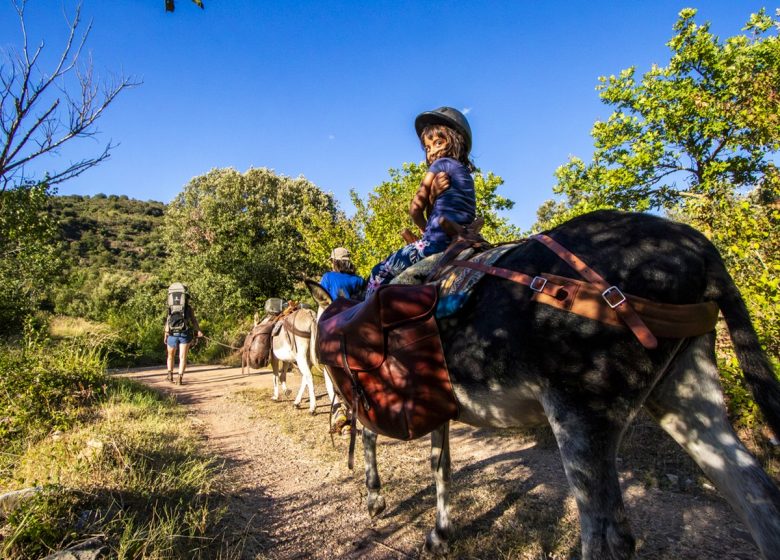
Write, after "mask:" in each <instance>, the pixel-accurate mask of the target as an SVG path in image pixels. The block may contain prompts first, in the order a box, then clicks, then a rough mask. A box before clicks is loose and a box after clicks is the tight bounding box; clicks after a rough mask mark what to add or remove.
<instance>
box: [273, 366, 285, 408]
mask: <svg viewBox="0 0 780 560" xmlns="http://www.w3.org/2000/svg"><path fill="white" fill-rule="evenodd" d="M280 366H281V367H282V369H283V368H284V364H281V363H280V362H279V360H278V359H277V357H276V356H274V355H273V354H271V372H272V374H271V377H272V378H273V380H274V394H273V395H272V396H271V400H272V401H278V400H279V376H280V372H279V369H280Z"/></svg>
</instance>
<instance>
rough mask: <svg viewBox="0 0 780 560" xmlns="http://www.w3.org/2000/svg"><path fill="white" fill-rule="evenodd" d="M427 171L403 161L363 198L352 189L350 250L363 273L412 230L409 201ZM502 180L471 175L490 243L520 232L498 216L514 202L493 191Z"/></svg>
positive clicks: (514, 235)
mask: <svg viewBox="0 0 780 560" xmlns="http://www.w3.org/2000/svg"><path fill="white" fill-rule="evenodd" d="M427 170H428V168H427V166H425V165H422V164H416V163H405V164H403V166H402V168H401V169H391V170H390V171H389V173H390V179H389V180H388V181H385V182H383V183H382V184H380V185H378V186H377V187H375V188H374V190H373V192H371V193H369V195H368V197H367V200H365V201H364V200H361V199H360V197H358V195H357V194H356V193H355V192H352V203H353V204H354V206H355V208H356V209H357V211H356V214H355V217H354V219H353V227H354V228H355V230H356V236H357V237H358V238H360V239H361V240H362V243H361V244H360V245H359V246H358V247H357V250H356V251H354V252H355V253H356V264H358V268H359V270H360V271H361V272H362V273H363V274H364V275H365V274H368V272H369V271H370V270H371V267H372V266H373V265H375V264H376V263H378V262H379V261H381V260H382V259H384V258H385V257H387V256H388V255H389V254H390V253H392V252H393V251H395V250H397V249H398V248H399V247H400V246H401V245H402V244H403V240H402V239H401V237H400V234H399V232H400V231H401V230H402V229H403V228H406V227H409V228H410V229H414V226H413V224H412V221H411V219H410V218H409V203H410V201H411V200H412V197H413V196H414V193H415V192H416V191H417V188H418V187H419V186H420V181H422V178H423V176H424V175H425V173H426V171H427ZM503 182H504V181H503V180H502V179H501V178H500V177H498V176H496V175H494V174H493V173H488V174H487V175H485V174H484V173H482V172H481V171H477V172H476V173H475V174H474V186H475V190H476V195H477V216H482V217H483V218H485V226H484V228H483V230H482V233H483V235H484V236H485V237H486V238H487V239H488V240H489V241H494V242H495V241H506V240H509V239H515V238H517V237H519V233H520V232H519V231H518V230H517V228H515V227H514V226H512V225H510V224H509V222H508V220H507V219H506V218H503V217H501V216H499V212H501V211H503V210H509V209H511V208H512V206H514V202H512V201H511V200H509V199H507V198H505V197H503V196H501V195H499V194H497V192H496V191H497V189H498V187H500V186H501V185H502V184H503Z"/></svg>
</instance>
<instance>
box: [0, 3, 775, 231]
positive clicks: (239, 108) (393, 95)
mask: <svg viewBox="0 0 780 560" xmlns="http://www.w3.org/2000/svg"><path fill="white" fill-rule="evenodd" d="M204 2H205V5H206V9H205V10H200V9H198V8H197V7H196V6H195V5H194V4H192V3H190V2H189V0H177V1H176V5H177V9H176V12H175V13H173V14H171V13H165V11H164V1H163V0H110V1H107V0H84V6H83V10H82V14H83V17H84V20H85V21H89V20H91V21H92V24H93V30H92V32H91V35H90V39H89V42H88V48H89V51H90V53H91V56H92V59H93V61H94V66H95V69H96V71H97V72H98V73H100V74H101V75H103V76H109V75H110V74H111V73H115V74H116V73H120V72H122V73H124V74H126V75H132V76H134V77H136V78H138V79H140V80H142V81H143V84H142V85H141V86H139V87H137V88H135V89H132V90H129V91H126V92H125V93H123V94H122V95H121V96H120V97H119V98H118V99H117V100H116V102H115V103H114V104H113V105H112V106H111V107H110V108H109V109H108V112H107V113H106V114H105V115H104V117H103V118H102V119H101V120H100V122H99V129H100V131H101V134H100V136H99V137H98V140H97V141H94V140H84V141H80V143H79V144H78V145H71V147H70V148H69V149H67V150H64V151H63V152H61V153H60V154H59V155H58V157H60V158H64V159H74V158H78V157H80V156H81V155H83V154H86V153H90V154H93V155H95V154H97V153H99V151H100V150H101V149H102V146H103V145H104V144H105V143H107V142H108V141H109V140H111V141H113V142H114V143H118V144H119V145H118V147H117V148H116V149H115V150H114V151H113V155H112V156H111V158H110V159H109V160H108V161H106V162H104V163H102V164H101V165H100V166H98V167H96V168H94V169H92V170H90V171H88V172H86V173H85V174H83V175H82V176H80V177H78V178H76V179H73V180H72V181H70V182H67V183H64V184H62V185H61V186H60V188H59V192H60V193H61V194H74V193H75V194H89V195H93V194H97V193H100V192H102V193H106V194H126V195H128V196H130V197H133V198H139V199H143V200H147V199H152V200H160V201H163V202H169V201H170V200H172V199H173V197H175V196H176V194H177V193H179V192H180V191H181V190H182V188H183V187H184V186H185V185H186V184H187V182H188V181H189V180H190V179H191V178H193V177H195V176H198V175H201V174H203V173H205V172H207V171H208V170H209V169H212V168H215V167H233V168H236V169H238V170H239V171H242V172H243V171H245V170H246V169H248V168H250V167H268V168H271V169H274V170H275V171H276V172H277V173H280V174H283V175H288V176H293V177H297V176H299V175H302V176H304V177H306V178H307V179H309V180H310V181H312V182H313V183H315V184H316V185H318V186H319V187H320V188H322V189H324V190H326V191H330V192H333V193H334V195H335V197H336V199H337V200H338V201H339V203H340V205H341V207H342V208H343V209H344V210H345V211H347V212H348V213H350V212H351V211H352V206H351V204H350V203H349V195H348V193H349V190H350V189H355V190H356V191H357V192H358V193H359V194H361V195H362V196H365V195H366V194H367V193H368V192H370V191H371V190H372V189H373V188H374V187H375V186H376V185H378V184H379V183H381V182H382V181H383V180H385V179H387V178H388V169H390V168H393V167H396V168H397V167H400V166H401V164H402V163H403V162H408V161H414V162H420V161H421V160H422V159H423V157H422V152H421V150H420V148H419V145H418V143H417V139H416V137H415V134H414V127H413V121H414V117H415V116H416V115H417V113H419V112H421V111H423V110H428V109H433V108H435V107H438V106H441V105H451V106H453V107H456V108H458V109H462V110H466V111H468V115H467V116H468V119H469V121H470V123H471V126H472V130H473V132H474V149H473V152H472V155H473V157H474V160H475V162H476V164H477V166H478V167H480V168H481V169H482V170H483V171H492V172H494V173H496V174H497V175H499V176H501V177H503V178H504V180H505V184H504V185H503V187H501V190H500V191H499V192H500V194H503V195H504V196H507V197H509V198H510V199H512V200H514V201H515V203H516V205H515V208H514V209H513V210H512V211H510V212H509V213H508V214H507V215H508V217H509V218H510V220H511V221H512V222H513V223H514V224H516V225H517V226H519V227H521V228H528V227H530V226H531V225H532V224H533V222H534V219H535V212H536V208H537V207H538V206H539V205H540V204H541V203H542V202H543V201H544V200H546V199H549V198H552V190H551V189H552V186H553V184H554V177H553V172H554V171H555V168H556V167H558V166H559V165H561V164H563V163H565V162H566V160H567V158H568V157H569V156H570V155H576V156H579V157H582V158H583V159H586V160H587V159H589V157H590V154H591V152H592V144H591V139H590V136H589V132H590V129H591V126H592V125H593V122H594V121H595V120H597V119H598V118H604V117H606V116H607V115H608V114H609V112H610V111H609V108H608V107H606V106H604V105H602V104H601V102H600V101H599V99H598V95H597V92H596V91H595V87H596V85H597V78H598V76H601V75H609V74H616V73H618V72H619V71H620V70H622V69H624V68H627V67H629V66H636V67H637V69H638V71H639V72H644V71H646V70H647V69H649V68H650V65H651V64H653V63H657V64H660V65H665V64H666V62H667V61H668V58H669V50H668V48H667V47H666V46H665V43H666V42H667V41H668V40H669V38H671V37H672V35H673V30H672V26H673V24H674V22H675V21H676V20H677V14H678V13H679V11H680V10H681V9H682V8H684V7H693V8H698V10H699V14H698V16H697V22H699V23H703V22H705V21H709V22H711V24H712V29H713V31H714V32H715V33H716V34H718V35H719V36H720V37H721V38H726V37H728V36H731V35H734V34H737V33H739V32H740V29H741V28H742V27H743V25H744V23H745V22H746V21H747V19H748V17H749V15H750V13H751V12H756V11H758V9H759V8H761V7H762V6H766V7H767V10H768V11H769V12H770V13H774V11H775V6H772V5H766V4H761V3H758V2H752V1H749V0H745V1H739V2H735V1H734V0H707V1H706V2H705V1H702V0H699V1H698V2H692V1H689V2H676V1H652V2H650V1H647V2H637V1H631V2H629V1H611V2H601V1H588V2H586V1H576V2H560V1H559V2H531V1H515V2H509V1H507V2H484V1H475V0H472V1H463V2H457V1H450V2H433V1H426V0H408V1H407V0H400V1H395V2H390V1H376V2H372V1H365V0H364V1H359V2H356V1H346V0H344V1H333V2H332V1H321V0H312V1H280V2H270V1H268V2H266V1H261V0H204ZM63 6H64V7H65V10H66V11H67V12H68V13H72V11H73V9H72V8H73V6H74V3H73V2H72V1H70V0H65V1H64V2H63V1H62V0H29V3H28V8H27V11H28V18H27V26H28V33H29V35H30V37H31V39H32V41H33V42H37V41H38V40H40V39H42V38H43V39H45V41H46V52H47V53H48V54H50V55H52V56H53V55H54V54H57V53H58V52H59V51H58V48H59V47H60V45H61V44H62V41H63V40H64V33H65V31H66V29H67V28H66V25H65V23H64V19H63ZM19 44H20V33H19V31H18V22H17V20H16V19H15V14H14V12H13V10H12V7H11V4H10V2H9V0H0V47H1V48H3V49H6V48H8V47H9V46H17V45H19ZM77 142H78V141H77ZM43 163H44V169H45V166H46V165H49V166H52V167H53V166H55V165H56V162H55V161H47V162H43Z"/></svg>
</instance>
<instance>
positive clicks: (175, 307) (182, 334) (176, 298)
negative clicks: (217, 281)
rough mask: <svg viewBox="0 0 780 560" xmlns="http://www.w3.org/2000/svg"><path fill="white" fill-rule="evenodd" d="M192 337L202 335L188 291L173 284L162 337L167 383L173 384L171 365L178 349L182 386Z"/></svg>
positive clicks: (175, 283) (181, 285)
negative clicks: (164, 347) (165, 352)
mask: <svg viewBox="0 0 780 560" xmlns="http://www.w3.org/2000/svg"><path fill="white" fill-rule="evenodd" d="M194 335H197V337H198V338H200V337H201V336H203V333H202V332H201V330H200V326H199V325H198V319H197V317H195V311H194V310H193V309H192V304H191V302H190V293H189V290H188V289H187V286H185V285H184V284H182V283H181V282H174V283H173V284H171V285H170V286H169V287H168V316H167V317H166V319H165V334H164V335H163V342H164V343H165V345H166V347H167V349H168V360H167V366H168V381H170V382H173V364H174V359H175V357H176V349H177V348H178V350H179V385H181V384H182V382H183V379H184V371H185V370H186V369H187V352H188V351H189V349H190V344H192V341H193V338H194Z"/></svg>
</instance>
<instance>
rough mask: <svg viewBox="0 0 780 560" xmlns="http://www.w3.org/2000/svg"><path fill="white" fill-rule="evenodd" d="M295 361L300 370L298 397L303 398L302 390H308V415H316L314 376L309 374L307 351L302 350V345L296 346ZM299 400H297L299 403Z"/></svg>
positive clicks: (306, 349) (305, 349)
mask: <svg viewBox="0 0 780 560" xmlns="http://www.w3.org/2000/svg"><path fill="white" fill-rule="evenodd" d="M295 361H296V363H297V364H298V369H299V370H301V388H300V391H299V392H298V395H299V396H300V397H302V396H303V390H304V389H308V390H309V414H311V415H314V414H316V410H315V409H316V408H317V396H316V395H315V394H314V376H313V375H312V373H311V368H310V367H309V349H308V347H306V348H304V345H303V344H299V345H298V352H297V355H296V356H295ZM300 401H301V399H300V398H299V399H298V402H299V403H300Z"/></svg>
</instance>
